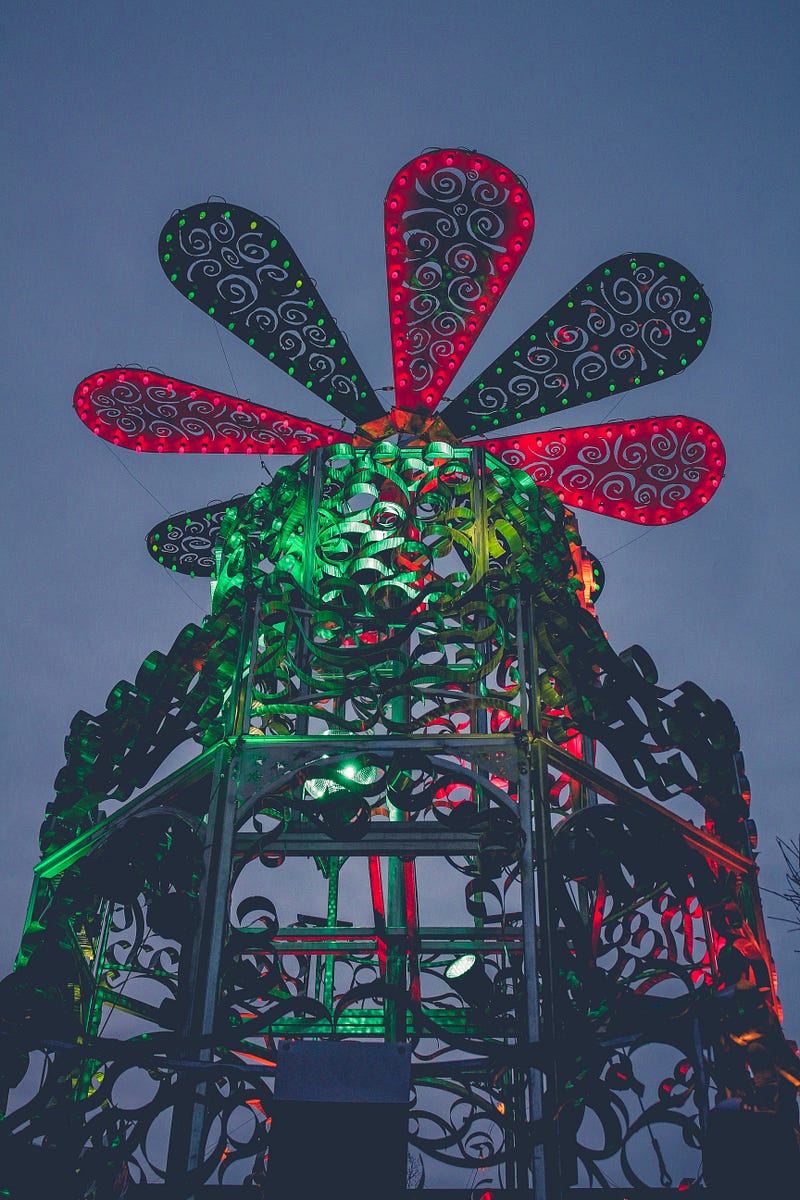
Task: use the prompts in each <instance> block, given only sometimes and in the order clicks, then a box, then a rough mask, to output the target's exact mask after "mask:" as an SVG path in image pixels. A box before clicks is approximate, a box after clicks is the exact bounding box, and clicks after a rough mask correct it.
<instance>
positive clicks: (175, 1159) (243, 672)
mask: <svg viewBox="0 0 800 1200" xmlns="http://www.w3.org/2000/svg"><path fill="white" fill-rule="evenodd" d="M250 567H251V564H247V570H248V571H249V569H250ZM257 600H258V597H257V593H256V592H255V589H254V586H253V584H252V581H251V579H250V578H249V575H248V576H247V578H246V582H245V604H244V611H243V613H242V623H241V628H240V630H239V646H238V651H237V659H236V672H235V675H234V677H233V683H232V686H231V695H230V699H229V703H228V718H227V733H228V737H227V739H226V741H224V742H222V743H221V744H220V745H219V748H218V750H217V754H216V758H215V763H214V774H213V778H212V785H211V795H210V802H209V812H208V821H207V824H206V837H205V843H204V847H203V867H204V871H203V882H202V885H201V889H200V920H199V923H198V927H197V930H196V934H195V938H194V942H193V945H192V951H191V958H190V965H189V970H188V972H187V977H186V979H185V982H184V993H185V994H186V995H187V997H188V1010H187V1013H186V1017H185V1023H184V1027H183V1042H184V1045H185V1047H186V1052H187V1055H188V1056H190V1057H193V1058H194V1059H195V1061H197V1060H199V1061H201V1062H210V1061H211V1060H212V1057H213V1048H212V1047H211V1046H210V1045H208V1039H209V1038H210V1036H211V1035H212V1034H213V1032H214V1023H215V1017H216V1010H217V1002H218V998H219V984H220V967H221V961H222V951H223V948H224V944H225V933H226V928H227V923H228V892H229V887H230V878H231V869H232V864H233V838H234V832H235V823H236V822H235V817H236V805H237V784H238V769H239V763H240V756H239V749H238V746H237V743H238V741H239V739H240V738H241V737H242V734H243V733H244V732H245V722H249V717H250V710H249V704H250V699H251V697H252V686H253V673H254V671H255V665H256V663H255V659H256V656H255V654H254V653H253V646H254V645H257V638H258V603H257ZM182 1090H183V1089H182ZM206 1091H207V1084H205V1083H201V1084H199V1085H198V1086H196V1087H194V1086H189V1087H186V1089H185V1091H184V1099H185V1101H186V1100H187V1099H188V1103H187V1102H184V1103H183V1104H180V1103H178V1102H176V1105H175V1109H174V1115H173V1123H172V1129H171V1131H170V1142H169V1150H168V1160H167V1176H166V1179H167V1183H168V1185H169V1186H170V1187H171V1189H172V1191H173V1194H174V1195H175V1196H181V1197H191V1196H192V1194H193V1190H192V1186H191V1183H190V1182H187V1175H188V1174H189V1173H190V1172H194V1171H196V1170H197V1168H198V1167H199V1166H200V1164H201V1163H202V1160H203V1148H204V1144H205V1137H206V1132H207V1121H206V1111H205V1096H206ZM186 1092H189V1094H190V1098H187V1097H186V1096H185V1093H186Z"/></svg>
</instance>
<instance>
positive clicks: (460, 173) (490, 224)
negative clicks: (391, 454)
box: [384, 150, 534, 412]
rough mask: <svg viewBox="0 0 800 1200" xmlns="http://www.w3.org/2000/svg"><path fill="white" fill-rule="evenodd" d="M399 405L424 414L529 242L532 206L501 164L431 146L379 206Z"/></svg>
mask: <svg viewBox="0 0 800 1200" xmlns="http://www.w3.org/2000/svg"><path fill="white" fill-rule="evenodd" d="M384 213H385V232H386V263H387V276H388V285H389V319H390V328H391V338H392V358H393V362H394V380H395V399H396V404H397V407H398V408H402V409H405V410H407V411H412V412H414V411H423V412H425V411H428V412H432V411H433V409H434V408H435V407H436V405H437V404H438V403H439V401H440V400H441V399H442V397H443V395H444V393H445V389H446V388H447V386H448V384H449V383H450V380H451V379H452V378H453V376H454V375H455V373H456V371H457V370H458V368H459V367H460V366H461V363H462V362H463V361H464V358H465V357H466V355H467V353H468V352H469V350H470V348H471V347H472V345H473V343H474V342H475V339H476V338H477V336H478V334H479V333H480V331H481V330H482V329H483V327H484V325H485V324H486V322H487V321H488V319H489V317H490V316H491V314H492V311H493V309H494V306H495V305H496V304H497V301H498V300H499V299H500V297H501V295H502V294H503V292H504V291H505V289H506V287H507V285H508V282H509V280H510V279H511V277H512V275H513V274H514V272H515V271H516V269H517V267H518V266H519V264H520V262H521V261H522V258H523V256H524V254H525V252H526V251H527V249H528V246H529V245H530V240H531V237H532V236H533V224H534V217H533V205H532V204H531V199H530V196H529V195H528V193H527V190H526V189H525V188H524V187H523V185H522V183H521V182H520V180H519V179H518V178H517V176H516V175H515V174H514V173H513V171H510V170H509V169H508V167H504V166H503V165H502V163H498V162H495V160H494V159H491V158H487V157H486V156H485V155H483V154H475V153H470V152H468V151H466V150H434V151H431V152H430V153H429V154H423V155H421V156H420V157H419V158H415V159H413V160H412V161H411V162H409V163H407V164H406V166H405V167H403V168H402V170H400V171H399V172H398V173H397V175H396V176H395V178H394V179H393V181H392V183H391V186H390V187H389V191H388V193H387V196H386V201H385V206H384Z"/></svg>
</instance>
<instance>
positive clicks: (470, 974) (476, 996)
mask: <svg viewBox="0 0 800 1200" xmlns="http://www.w3.org/2000/svg"><path fill="white" fill-rule="evenodd" d="M444 977H445V979H446V980H447V982H448V983H449V984H450V986H451V987H452V988H453V991H454V992H456V993H457V994H458V995H459V996H460V997H461V999H462V1000H463V1001H464V1002H465V1003H466V1004H468V1005H469V1006H470V1008H480V1009H486V1008H488V1007H489V1005H490V1004H491V1001H492V991H493V989H492V981H491V979H490V978H489V976H488V975H487V974H486V971H485V970H484V966H483V963H482V962H481V961H480V959H479V958H478V956H477V954H462V955H461V957H460V958H457V959H456V960H455V962H451V963H450V966H449V967H448V968H447V969H446V970H445V973H444Z"/></svg>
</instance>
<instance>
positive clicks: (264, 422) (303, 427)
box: [74, 367, 349, 455]
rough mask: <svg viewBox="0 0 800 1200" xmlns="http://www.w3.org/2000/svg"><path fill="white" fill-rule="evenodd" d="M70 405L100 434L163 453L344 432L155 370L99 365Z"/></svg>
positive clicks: (287, 450)
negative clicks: (111, 368)
mask: <svg viewBox="0 0 800 1200" xmlns="http://www.w3.org/2000/svg"><path fill="white" fill-rule="evenodd" d="M74 404H75V411H76V412H77V414H78V416H79V417H80V419H81V420H82V421H83V423H84V424H85V425H86V426H88V428H89V429H91V431H92V432H93V433H94V434H96V435H97V436H98V437H102V438H105V440H106V441H108V442H112V443H113V444H114V445H115V446H122V447H124V448H125V449H128V450H137V451H146V452H151V453H153V452H154V453H158V454H161V453H168V454H254V453H255V454H291V455H295V454H306V453H307V452H308V451H309V450H312V449H313V448H314V447H315V446H330V445H331V444H332V443H333V442H334V441H348V440H349V435H348V434H346V433H341V432H337V431H336V430H333V429H329V428H328V427H327V426H326V425H320V424H318V423H317V422H316V421H311V420H308V419H303V418H302V417H295V416H292V415H291V414H289V413H283V412H278V410H277V409H274V408H267V407H266V406H265V405H261V404H253V402H252V401H250V400H240V399H238V397H236V396H228V395H226V394H225V393H224V392H214V391H211V390H210V389H208V388H203V387H200V386H198V385H197V384H193V383H185V382H184V381H183V380H182V379H174V378H168V377H167V376H165V375H158V374H156V373H155V372H153V371H140V370H134V369H132V368H119V367H117V368H114V369H113V370H109V371H98V372H96V373H95V374H94V375H90V376H89V377H88V378H87V379H84V380H82V381H81V383H79V384H78V386H77V388H76V389H75V399H74Z"/></svg>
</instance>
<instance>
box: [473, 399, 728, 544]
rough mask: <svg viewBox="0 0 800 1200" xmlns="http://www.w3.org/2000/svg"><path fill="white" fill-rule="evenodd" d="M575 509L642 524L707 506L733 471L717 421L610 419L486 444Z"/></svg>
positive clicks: (679, 518)
mask: <svg viewBox="0 0 800 1200" xmlns="http://www.w3.org/2000/svg"><path fill="white" fill-rule="evenodd" d="M486 448H487V450H488V451H489V453H490V454H492V455H495V456H496V457H497V458H498V459H499V460H500V461H501V462H503V463H505V464H506V466H509V467H520V468H522V469H523V470H525V471H527V472H528V473H529V474H530V475H531V476H532V478H533V480H534V481H535V482H536V483H538V484H540V485H541V486H542V487H547V488H550V489H551V490H552V491H554V492H555V493H556V495H557V496H558V498H559V500H561V501H562V503H564V504H567V505H569V507H570V508H575V509H585V510H586V511H588V512H596V513H601V514H602V515H603V516H606V517H616V518H617V519H618V520H620V521H630V522H632V523H633V524H636V525H671V524H673V523H674V522H675V521H683V520H684V519H685V518H686V517H690V516H691V515H692V513H695V512H697V510H698V509H699V508H702V506H703V505H704V504H707V503H708V501H709V500H710V499H711V497H712V496H713V495H714V493H715V492H716V490H717V488H718V487H719V485H720V483H721V481H722V476H723V473H724V471H725V450H724V447H723V445H722V440H721V439H720V437H719V435H718V434H716V433H715V432H714V430H713V429H712V428H711V426H710V425H705V424H703V423H702V422H701V421H697V420H695V419H693V418H691V417H683V416H675V417H657V418H656V417H653V418H648V419H647V420H644V421H610V422H608V423H607V424H605V425H584V426H581V427H579V428H577V429H551V430H549V431H548V432H547V433H537V434H534V433H528V434H521V435H518V436H517V437H509V438H500V439H497V440H493V441H490V442H487V443H486Z"/></svg>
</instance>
